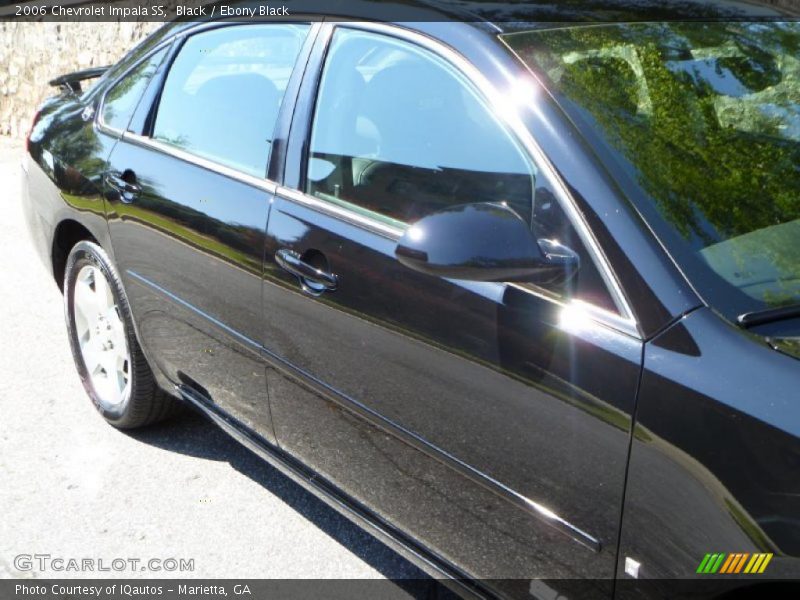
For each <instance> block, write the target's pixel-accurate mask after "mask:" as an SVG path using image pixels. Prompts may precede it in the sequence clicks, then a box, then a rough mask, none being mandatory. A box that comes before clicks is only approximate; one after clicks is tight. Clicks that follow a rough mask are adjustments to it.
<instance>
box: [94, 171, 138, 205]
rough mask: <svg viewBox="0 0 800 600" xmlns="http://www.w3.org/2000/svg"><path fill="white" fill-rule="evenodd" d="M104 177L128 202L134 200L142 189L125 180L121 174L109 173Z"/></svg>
mask: <svg viewBox="0 0 800 600" xmlns="http://www.w3.org/2000/svg"><path fill="white" fill-rule="evenodd" d="M103 179H104V180H105V182H106V185H108V187H110V188H111V189H113V190H114V191H115V192H117V194H119V199H120V200H122V202H125V203H126V204H130V203H131V202H133V201H134V200H135V199H136V196H138V195H139V192H140V191H141V188H139V186H138V185H136V184H135V183H129V182H127V181H125V180H124V179H123V178H122V177H120V176H119V175H114V174H111V173H107V174H106V176H105V177H104V178H103Z"/></svg>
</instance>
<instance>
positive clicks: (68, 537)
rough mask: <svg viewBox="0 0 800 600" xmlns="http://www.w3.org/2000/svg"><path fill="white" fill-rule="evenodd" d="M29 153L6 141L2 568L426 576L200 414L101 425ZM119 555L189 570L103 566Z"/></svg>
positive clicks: (1, 215) (1, 232)
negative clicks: (71, 330)
mask: <svg viewBox="0 0 800 600" xmlns="http://www.w3.org/2000/svg"><path fill="white" fill-rule="evenodd" d="M21 152H22V150H21V145H20V144H18V143H16V144H14V143H10V142H8V141H7V140H5V139H3V138H0V248H2V264H0V577H24V578H30V577H35V578H54V577H58V578H60V577H93V576H95V577H96V576H102V577H117V576H119V577H131V576H136V577H162V576H165V575H168V576H171V577H192V578H370V579H372V578H409V577H411V578H414V577H422V574H421V572H420V571H418V570H417V569H416V568H415V567H413V566H412V565H411V564H409V563H408V562H407V561H405V560H404V559H403V558H402V557H400V556H399V555H398V554H396V553H395V552H393V551H392V550H391V549H390V548H388V547H387V546H385V545H384V544H382V543H381V542H379V541H378V540H376V539H375V538H373V537H372V536H370V535H369V534H368V533H366V532H364V531H363V530H361V529H359V528H358V527H356V526H355V525H353V524H351V523H350V521H348V520H347V519H345V518H344V517H342V516H340V515H339V514H338V513H336V512H335V511H333V510H332V509H330V508H328V507H327V506H326V505H325V504H324V503H322V502H321V501H319V500H318V499H316V498H315V497H314V496H312V495H310V494H309V493H307V492H305V491H304V490H303V489H302V488H300V487H299V486H298V485H297V484H295V483H294V482H292V481H291V480H289V479H288V478H286V477H285V476H283V475H282V474H280V473H279V472H278V471H276V470H275V469H273V468H272V467H270V466H269V465H267V464H266V463H264V462H263V461H261V460H260V459H259V458H258V457H256V456H255V455H253V454H251V453H250V452H249V451H248V450H246V449H245V448H244V447H242V446H240V445H239V444H238V443H236V442H235V441H234V440H232V439H231V438H229V437H228V436H227V435H225V434H224V433H222V432H221V431H219V430H218V429H217V428H216V427H215V426H214V425H212V424H211V423H209V422H207V421H206V420H204V419H203V418H201V417H200V416H197V415H194V414H189V415H187V416H185V417H182V418H181V419H180V420H178V421H174V422H169V423H165V424H161V425H158V426H155V427H151V428H148V429H145V430H140V431H137V432H133V433H123V432H120V431H117V430H115V429H113V428H112V427H110V426H109V425H107V424H106V423H105V422H104V421H103V420H102V418H101V417H100V416H99V415H98V414H97V413H96V412H95V410H94V408H93V406H92V405H91V403H90V401H89V399H88V398H87V396H86V395H85V393H84V391H83V388H82V387H81V384H80V381H79V379H78V376H77V374H76V372H75V368H74V365H73V362H72V357H71V355H70V351H69V346H68V342H67V338H66V328H65V326H64V319H63V308H62V298H61V294H60V292H59V291H58V288H57V287H56V285H55V283H54V282H53V279H52V276H51V275H50V274H49V273H48V272H47V271H46V270H45V268H44V267H43V266H42V265H41V263H40V262H39V261H38V259H37V258H36V256H35V254H34V250H33V248H32V246H31V244H30V242H29V240H28V232H27V229H26V226H25V223H24V219H23V216H22V212H21V209H20V173H19V171H20V166H19V165H20V158H21ZM21 555H22V556H23V558H22V559H20V558H18V557H19V556H21ZM26 555H29V556H31V558H30V559H29V560H27V561H26V559H25V558H24V557H25V556H26ZM33 555H49V556H50V558H41V559H37V558H33V557H32V556H33ZM59 558H61V559H64V561H65V562H63V563H58V562H56V561H55V559H59ZM118 558H123V559H126V560H127V559H135V560H139V561H141V563H145V564H146V563H147V562H148V561H150V559H156V561H161V563H163V562H164V561H166V560H167V559H175V560H176V561H180V560H182V559H183V560H184V561H185V563H186V564H187V565H188V561H189V560H191V561H193V569H192V570H188V567H187V570H185V571H184V572H180V571H174V572H172V571H171V572H169V573H166V572H164V568H165V567H164V566H162V567H161V569H162V570H161V571H158V570H155V569H150V568H148V567H145V570H144V571H142V570H141V569H142V566H140V564H141V563H139V564H137V565H136V567H135V568H134V567H129V568H126V569H124V570H121V571H114V570H111V571H110V572H103V573H102V574H101V573H98V572H97V569H98V568H99V567H100V566H101V561H102V565H104V566H106V567H108V566H110V565H111V562H112V561H113V560H114V559H118ZM69 559H77V560H78V561H79V562H78V564H79V565H81V566H80V567H79V570H77V571H75V570H69V569H68V567H69V563H67V562H66V561H68V560H69ZM83 559H90V560H91V561H93V565H94V569H95V571H91V570H87V569H86V568H84V565H85V564H88V563H82V562H80V561H83ZM30 563H32V564H30ZM120 564H121V563H119V562H118V563H117V565H120ZM128 564H129V565H132V564H134V563H133V562H129V563H128ZM158 564H159V563H158V562H157V563H155V565H156V566H157V565H158ZM167 564H168V565H169V566H174V565H173V563H167ZM177 564H178V565H180V562H178V563H177ZM59 566H60V567H61V569H59V568H58V567H59ZM42 567H44V568H42ZM398 591H401V590H400V588H398ZM402 593H403V592H402V591H401V595H402Z"/></svg>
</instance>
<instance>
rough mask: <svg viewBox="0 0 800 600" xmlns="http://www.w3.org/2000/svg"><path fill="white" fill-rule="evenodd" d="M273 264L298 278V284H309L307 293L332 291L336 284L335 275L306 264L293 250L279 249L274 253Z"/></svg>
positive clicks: (336, 278)
mask: <svg viewBox="0 0 800 600" xmlns="http://www.w3.org/2000/svg"><path fill="white" fill-rule="evenodd" d="M275 262H276V263H278V265H279V266H280V267H281V268H282V269H284V270H285V271H287V272H289V273H291V274H292V275H295V276H296V277H298V278H299V279H300V283H302V284H304V285H305V284H311V285H310V286H309V287H310V288H311V289H310V290H309V291H312V292H323V291H333V290H335V289H336V285H337V284H338V277H336V275H334V274H333V273H328V272H327V271H324V270H322V269H318V268H317V267H315V266H314V265H311V264H309V263H307V262H306V261H304V260H303V259H302V258H301V257H300V255H299V254H298V253H297V252H294V251H293V250H289V249H287V248H281V249H280V250H278V251H277V252H276V253H275Z"/></svg>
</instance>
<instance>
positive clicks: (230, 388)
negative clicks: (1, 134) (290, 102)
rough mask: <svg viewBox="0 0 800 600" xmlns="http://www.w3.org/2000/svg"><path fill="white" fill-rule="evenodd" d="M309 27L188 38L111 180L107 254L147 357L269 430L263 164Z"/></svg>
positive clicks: (120, 149) (187, 386) (211, 32)
mask: <svg viewBox="0 0 800 600" xmlns="http://www.w3.org/2000/svg"><path fill="white" fill-rule="evenodd" d="M308 31H309V26H308V25H304V24H291V23H284V24H258V25H227V26H222V27H220V26H212V27H207V28H200V29H199V30H196V31H190V32H189V34H188V35H184V36H183V39H179V40H178V41H177V42H176V43H175V46H176V47H177V48H176V49H175V50H174V51H173V53H172V54H171V55H170V57H169V58H168V59H167V61H165V64H164V65H163V74H162V77H160V78H158V77H156V78H154V80H153V84H152V86H151V88H149V89H148V90H147V92H146V93H145V96H144V100H143V101H142V104H140V107H139V108H137V112H136V114H134V117H133V119H132V120H131V124H130V126H129V130H128V131H126V132H125V133H124V135H122V137H121V139H120V141H119V142H118V143H117V145H116V147H115V149H114V150H113V152H112V154H111V158H110V161H109V162H110V166H109V171H108V173H107V175H106V184H107V199H108V212H109V229H110V235H111V240H112V245H113V248H114V254H115V258H116V262H117V265H118V267H119V271H120V274H121V276H122V279H123V283H124V285H125V289H126V292H127V295H128V299H129V302H130V304H131V307H132V310H133V313H134V316H135V321H136V324H137V329H138V334H139V339H140V340H141V341H142V343H143V346H144V349H145V352H146V353H147V356H148V358H149V359H150V360H151V362H153V363H154V366H157V367H158V368H159V370H160V371H161V372H162V373H163V374H165V375H166V377H167V378H168V379H169V380H170V381H171V383H172V384H173V385H177V386H180V387H181V388H182V390H183V391H184V392H186V393H189V394H193V395H194V397H196V398H198V399H200V400H203V401H206V402H211V403H213V404H215V405H217V406H219V407H221V408H223V409H225V410H226V411H228V412H230V413H232V414H233V415H235V416H236V417H238V418H239V419H240V420H242V421H243V422H245V423H247V424H248V425H250V426H251V427H253V428H255V429H257V430H259V432H261V433H262V434H264V435H265V436H266V437H267V438H271V437H272V436H271V427H270V426H269V418H268V407H267V401H266V382H265V375H264V363H263V360H262V357H261V354H260V348H259V346H258V342H257V340H259V339H260V337H261V330H260V303H261V272H262V252H263V246H264V228H265V227H266V222H267V214H268V211H269V205H270V201H271V199H272V192H273V190H274V188H275V184H273V183H271V182H270V181H268V180H267V179H266V175H267V162H268V160H269V156H270V149H271V140H272V134H273V131H274V129H275V124H276V122H277V120H278V116H279V112H280V109H281V105H282V102H283V97H284V91H285V90H286V88H287V86H288V83H289V80H290V77H291V76H292V73H293V68H294V65H295V64H296V63H299V64H303V63H302V61H298V57H299V56H300V55H301V53H302V48H303V46H304V43H305V42H306V39H307V33H308ZM151 98H154V99H155V100H151ZM148 101H149V102H151V104H148ZM108 116H109V115H108V114H101V121H100V126H101V127H108V124H107V117H108ZM103 117H106V119H105V120H104V119H103Z"/></svg>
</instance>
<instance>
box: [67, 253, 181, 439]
mask: <svg viewBox="0 0 800 600" xmlns="http://www.w3.org/2000/svg"><path fill="white" fill-rule="evenodd" d="M64 308H65V313H66V315H65V316H66V320H67V333H68V335H69V341H70V347H71V349H72V356H73V358H74V359H75V366H76V367H77V369H78V374H79V375H80V378H81V382H82V383H83V387H84V388H85V389H86V393H87V394H89V397H90V398H91V399H92V402H93V403H94V405H95V407H96V408H97V410H98V411H99V412H100V414H101V415H103V417H104V418H105V420H106V421H108V422H109V423H110V424H111V425H113V426H114V427H117V428H119V429H133V428H135V427H141V426H144V425H149V424H150V423H155V422H156V421H160V420H162V419H164V418H166V417H168V416H170V415H171V414H173V413H174V412H175V411H176V410H177V409H178V407H179V406H180V405H179V403H178V402H177V401H176V400H175V399H173V398H171V397H169V396H168V395H167V394H166V393H164V392H163V391H162V390H161V389H160V388H159V387H158V384H157V383H156V381H155V378H154V377H153V373H152V371H151V370H150V366H149V365H148V364H147V361H146V360H145V357H144V354H143V353H142V349H141V347H140V346H139V343H138V341H137V340H136V335H135V332H134V327H133V320H132V318H131V313H130V307H129V306H128V301H127V297H126V296H125V291H124V290H123V288H122V284H121V282H120V279H119V276H118V275H117V272H116V269H115V268H114V265H113V264H112V263H111V260H110V259H109V257H108V255H107V254H106V253H105V251H104V250H103V249H102V248H101V247H100V246H98V245H97V244H95V243H93V242H88V241H82V242H78V243H77V244H76V245H75V247H74V248H73V249H72V251H71V252H70V255H69V258H68V259H67V266H66V269H65V275H64Z"/></svg>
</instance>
